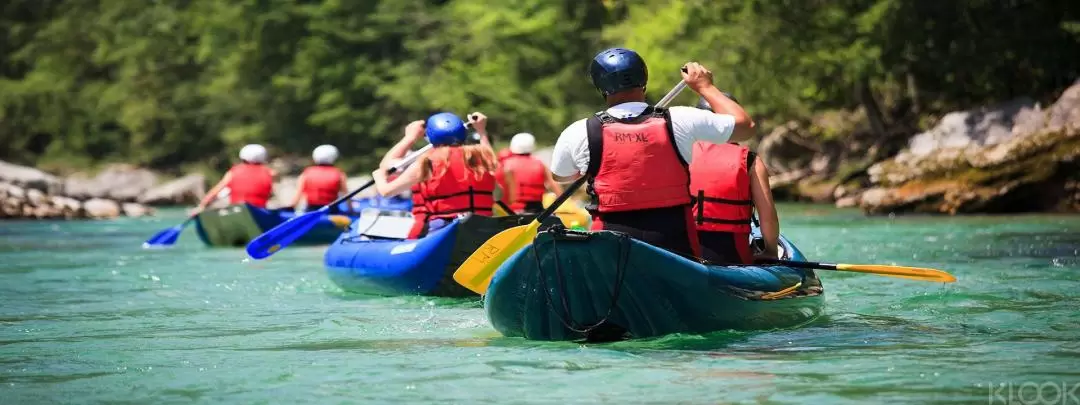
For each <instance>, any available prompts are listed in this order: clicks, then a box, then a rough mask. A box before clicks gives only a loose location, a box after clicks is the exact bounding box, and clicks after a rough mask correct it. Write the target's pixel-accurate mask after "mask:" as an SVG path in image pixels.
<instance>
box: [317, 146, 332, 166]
mask: <svg viewBox="0 0 1080 405" xmlns="http://www.w3.org/2000/svg"><path fill="white" fill-rule="evenodd" d="M337 158H338V150H337V148H335V147H334V145H319V146H318V147H316V148H315V150H314V151H312V152H311V160H314V161H315V164H317V165H332V164H334V161H335V160H337Z"/></svg>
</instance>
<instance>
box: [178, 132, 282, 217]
mask: <svg viewBox="0 0 1080 405" xmlns="http://www.w3.org/2000/svg"><path fill="white" fill-rule="evenodd" d="M226 187H228V188H229V204H241V203H247V204H251V205H253V206H255V207H259V208H266V203H267V202H269V201H270V195H271V194H273V191H274V171H273V170H270V168H269V167H267V166H266V148H264V147H263V146H262V145H258V144H250V145H246V146H244V147H243V148H241V149H240V163H239V164H237V165H234V166H233V167H232V168H230V169H229V171H228V172H226V173H225V176H223V177H222V178H221V181H218V183H217V184H215V185H214V187H212V188H211V189H210V191H209V192H207V193H206V196H205V197H203V199H202V201H201V202H200V203H199V206H198V208H196V209H195V212H202V210H204V209H206V207H207V206H209V205H210V204H211V203H213V202H214V200H216V199H217V196H218V193H220V192H221V190H222V189H224V188H226Z"/></svg>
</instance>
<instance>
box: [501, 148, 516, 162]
mask: <svg viewBox="0 0 1080 405" xmlns="http://www.w3.org/2000/svg"><path fill="white" fill-rule="evenodd" d="M511 156H514V152H511V151H510V148H503V149H502V150H500V151H499V154H498V155H497V157H498V158H499V162H502V161H504V160H506V158H508V157H511Z"/></svg>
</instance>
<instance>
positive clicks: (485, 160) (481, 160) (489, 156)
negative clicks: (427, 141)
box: [418, 145, 499, 182]
mask: <svg viewBox="0 0 1080 405" xmlns="http://www.w3.org/2000/svg"><path fill="white" fill-rule="evenodd" d="M450 148H461V159H462V160H464V163H465V167H466V168H468V169H469V172H470V173H472V176H473V178H475V179H480V178H482V177H483V176H484V174H486V173H492V174H494V173H495V170H496V169H498V167H499V164H498V159H497V158H496V157H495V151H493V150H491V148H489V147H485V146H484V145H464V146H437V147H435V149H432V150H431V152H429V153H428V154H426V155H424V156H422V157H421V158H420V161H419V162H418V163H419V164H420V167H421V172H420V181H421V182H425V181H428V179H431V178H432V176H434V177H442V176H443V175H445V174H446V170H447V168H449V167H450V165H449V164H444V165H442V172H441V173H432V170H433V169H432V167H433V165H432V164H431V163H432V162H433V161H436V160H437V161H440V162H442V163H450V162H448V160H449V159H450ZM455 180H458V181H467V180H469V179H468V178H464V179H455Z"/></svg>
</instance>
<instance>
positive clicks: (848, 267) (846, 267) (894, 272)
mask: <svg viewBox="0 0 1080 405" xmlns="http://www.w3.org/2000/svg"><path fill="white" fill-rule="evenodd" d="M757 261H758V262H759V263H769V264H781V265H784V266H788V267H797V268H802V269H818V270H837V271H851V272H856V273H869V274H877V275H882V276H888V277H897V278H906V279H909V280H919V281H931V282H939V283H951V282H954V281H956V277H954V276H953V275H952V274H949V273H946V272H944V271H941V270H937V269H928V268H923V267H906V266H888V265H883V264H843V263H837V264H833V263H817V262H796V261H791V260H773V259H759V260H757Z"/></svg>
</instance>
